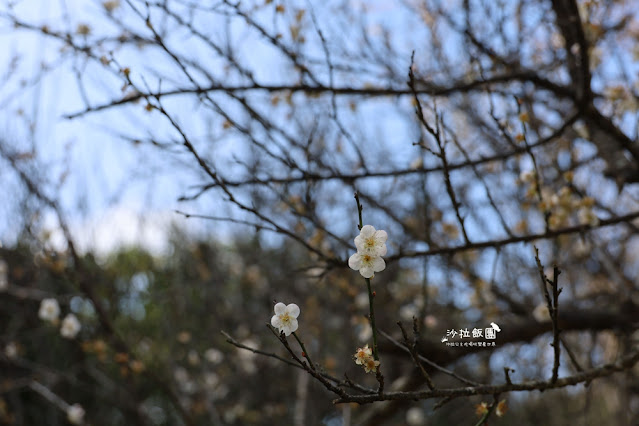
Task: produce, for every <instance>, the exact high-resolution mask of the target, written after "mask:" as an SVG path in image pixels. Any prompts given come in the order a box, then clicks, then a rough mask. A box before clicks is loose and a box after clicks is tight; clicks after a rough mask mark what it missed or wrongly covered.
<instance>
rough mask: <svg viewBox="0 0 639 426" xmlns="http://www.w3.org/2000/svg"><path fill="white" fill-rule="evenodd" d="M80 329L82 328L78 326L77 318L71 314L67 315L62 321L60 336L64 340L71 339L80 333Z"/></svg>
mask: <svg viewBox="0 0 639 426" xmlns="http://www.w3.org/2000/svg"><path fill="white" fill-rule="evenodd" d="M80 328H82V326H81V325H80V321H78V318H76V316H75V315H73V314H68V315H67V316H66V317H64V319H63V320H62V327H61V328H60V334H61V335H62V337H64V338H66V339H73V338H75V336H77V335H78V333H79V332H80Z"/></svg>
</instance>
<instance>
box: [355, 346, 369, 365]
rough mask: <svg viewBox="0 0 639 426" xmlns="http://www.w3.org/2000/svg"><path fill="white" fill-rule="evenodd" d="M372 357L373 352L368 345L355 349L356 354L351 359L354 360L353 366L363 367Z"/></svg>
mask: <svg viewBox="0 0 639 426" xmlns="http://www.w3.org/2000/svg"><path fill="white" fill-rule="evenodd" d="M372 356H373V350H372V349H371V348H369V347H368V345H366V346H364V347H363V348H357V352H355V355H353V357H354V358H355V364H357V365H364V364H365V363H366V361H367V360H368V359H369V358H370V357H372Z"/></svg>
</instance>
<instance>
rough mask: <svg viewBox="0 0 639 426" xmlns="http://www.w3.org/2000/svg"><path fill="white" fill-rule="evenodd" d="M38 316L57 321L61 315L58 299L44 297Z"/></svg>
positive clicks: (45, 319)
mask: <svg viewBox="0 0 639 426" xmlns="http://www.w3.org/2000/svg"><path fill="white" fill-rule="evenodd" d="M38 316H39V317H40V319H42V320H44V321H51V322H53V321H55V320H57V319H58V316H60V305H59V304H58V301H57V300H56V299H43V300H42V302H40V310H39V311H38Z"/></svg>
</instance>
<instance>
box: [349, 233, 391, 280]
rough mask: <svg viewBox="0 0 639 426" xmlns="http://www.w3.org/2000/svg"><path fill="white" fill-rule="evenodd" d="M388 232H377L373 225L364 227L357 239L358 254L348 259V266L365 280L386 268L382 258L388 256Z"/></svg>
mask: <svg viewBox="0 0 639 426" xmlns="http://www.w3.org/2000/svg"><path fill="white" fill-rule="evenodd" d="M387 238H388V235H387V234H386V231H381V230H380V231H377V230H375V228H374V227H373V226H371V225H364V226H363V227H362V229H361V231H360V233H359V235H358V236H357V237H355V247H357V253H355V254H353V255H352V256H351V257H350V258H349V259H348V266H349V267H350V268H351V269H354V270H356V271H359V273H360V274H361V275H362V276H363V277H364V278H372V277H373V275H375V272H381V271H383V270H384V269H385V268H386V263H385V262H384V259H382V256H384V255H386V239H387Z"/></svg>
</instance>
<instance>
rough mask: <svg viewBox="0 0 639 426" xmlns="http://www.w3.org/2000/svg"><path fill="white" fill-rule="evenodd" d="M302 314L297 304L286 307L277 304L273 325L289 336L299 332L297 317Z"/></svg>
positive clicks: (272, 319)
mask: <svg viewBox="0 0 639 426" xmlns="http://www.w3.org/2000/svg"><path fill="white" fill-rule="evenodd" d="M299 314H300V308H299V306H297V305H296V304H295V303H291V304H289V305H285V304H283V303H281V302H280V303H277V304H276V305H275V315H273V317H272V318H271V325H272V326H273V327H275V328H277V329H278V330H279V331H280V333H281V332H284V335H286V336H289V335H290V334H291V333H293V332H294V331H295V330H297V326H298V324H297V317H298V316H299Z"/></svg>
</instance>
